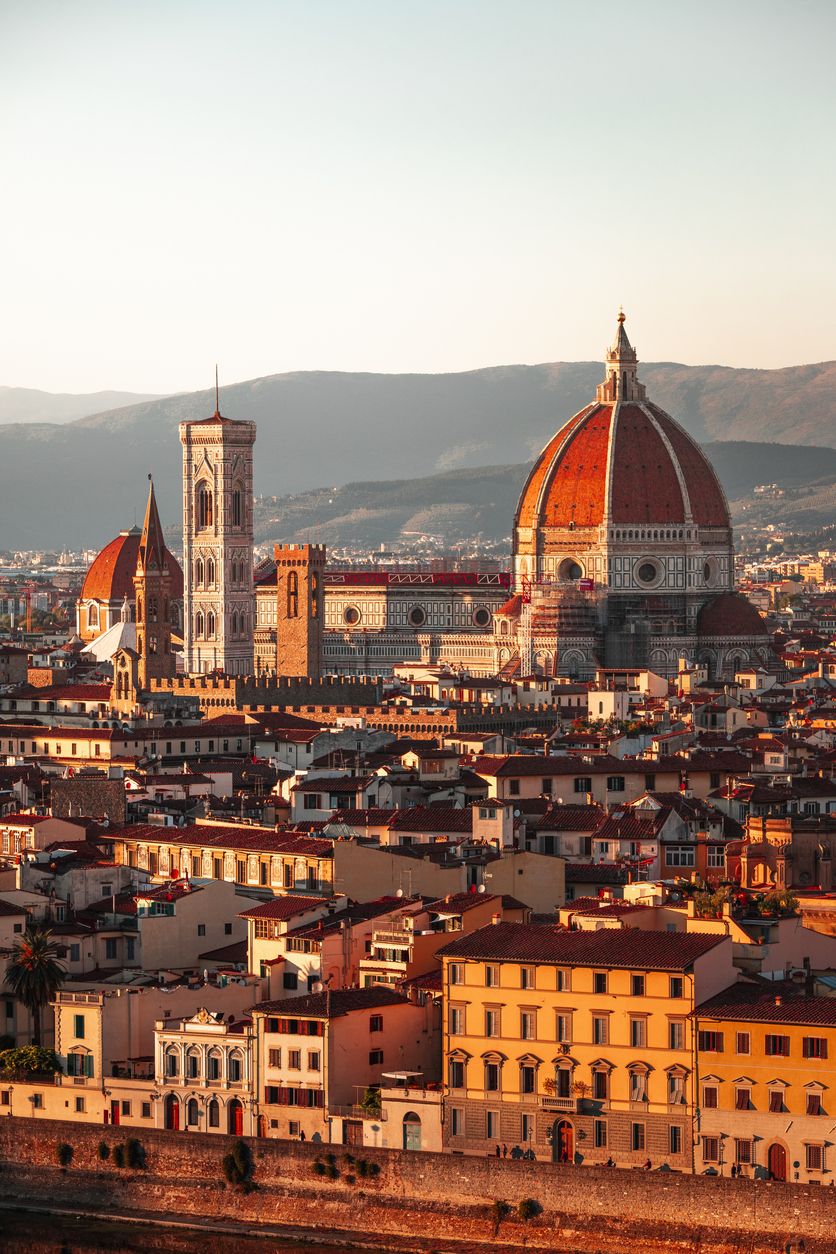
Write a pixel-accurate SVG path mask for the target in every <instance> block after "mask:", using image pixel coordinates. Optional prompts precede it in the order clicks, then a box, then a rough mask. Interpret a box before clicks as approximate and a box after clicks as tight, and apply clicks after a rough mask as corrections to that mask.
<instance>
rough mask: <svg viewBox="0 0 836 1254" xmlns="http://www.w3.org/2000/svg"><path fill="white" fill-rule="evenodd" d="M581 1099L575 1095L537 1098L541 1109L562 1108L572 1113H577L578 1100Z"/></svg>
mask: <svg viewBox="0 0 836 1254" xmlns="http://www.w3.org/2000/svg"><path fill="white" fill-rule="evenodd" d="M580 1100H582V1099H580V1098H577V1097H540V1098H538V1101H539V1104H540V1109H541V1110H563V1111H570V1112H571V1113H572V1114H575V1113H577V1109H578V1102H579V1101H580Z"/></svg>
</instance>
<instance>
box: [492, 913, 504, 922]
mask: <svg viewBox="0 0 836 1254" xmlns="http://www.w3.org/2000/svg"><path fill="white" fill-rule="evenodd" d="M501 922H502V915H501V914H492V915H491V923H501Z"/></svg>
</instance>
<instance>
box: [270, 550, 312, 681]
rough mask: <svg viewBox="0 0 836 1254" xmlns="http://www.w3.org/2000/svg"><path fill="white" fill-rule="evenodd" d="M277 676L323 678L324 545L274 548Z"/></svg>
mask: <svg viewBox="0 0 836 1254" xmlns="http://www.w3.org/2000/svg"><path fill="white" fill-rule="evenodd" d="M274 556H275V559H276V598H277V601H276V674H277V675H278V676H292V677H294V678H295V677H298V676H307V677H308V678H309V679H314V680H318V679H320V678H321V675H322V617H323V577H324V574H325V545H324V544H277V545H276V547H275V553H274Z"/></svg>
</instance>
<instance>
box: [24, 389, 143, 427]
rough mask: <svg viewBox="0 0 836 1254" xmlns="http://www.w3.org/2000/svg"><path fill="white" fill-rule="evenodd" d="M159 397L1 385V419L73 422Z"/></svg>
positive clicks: (140, 394) (131, 393) (138, 393)
mask: <svg viewBox="0 0 836 1254" xmlns="http://www.w3.org/2000/svg"><path fill="white" fill-rule="evenodd" d="M158 399H159V393H156V392H88V393H73V392H39V391H38V390H37V388H8V387H0V423H6V422H73V421H74V420H75V419H76V418H87V417H89V415H90V414H100V413H101V412H102V411H103V410H107V409H118V408H120V406H122V405H138V404H139V403H140V401H156V400H158Z"/></svg>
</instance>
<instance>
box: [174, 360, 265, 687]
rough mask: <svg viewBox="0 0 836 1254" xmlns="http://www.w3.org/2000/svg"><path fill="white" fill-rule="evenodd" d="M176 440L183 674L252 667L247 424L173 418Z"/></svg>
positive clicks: (250, 425)
mask: <svg viewBox="0 0 836 1254" xmlns="http://www.w3.org/2000/svg"><path fill="white" fill-rule="evenodd" d="M180 442H181V443H182V445H183V576H184V613H183V618H184V623H183V639H184V664H185V669H186V671H187V672H188V673H190V674H196V673H199V672H204V673H205V672H208V671H215V670H217V671H222V672H223V673H224V674H226V675H251V674H252V673H253V637H254V632H255V591H254V588H253V445H254V444H255V423H254V422H239V421H237V420H234V419H232V418H225V417H223V415H222V414H221V412H220V406H219V398H218V388H217V381H216V384H215V412H214V414H212V416H211V417H210V418H203V419H201V420H200V421H197V422H183V423H181V424H180Z"/></svg>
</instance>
